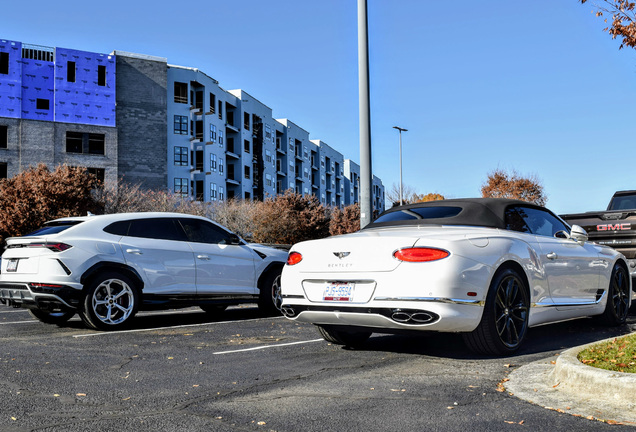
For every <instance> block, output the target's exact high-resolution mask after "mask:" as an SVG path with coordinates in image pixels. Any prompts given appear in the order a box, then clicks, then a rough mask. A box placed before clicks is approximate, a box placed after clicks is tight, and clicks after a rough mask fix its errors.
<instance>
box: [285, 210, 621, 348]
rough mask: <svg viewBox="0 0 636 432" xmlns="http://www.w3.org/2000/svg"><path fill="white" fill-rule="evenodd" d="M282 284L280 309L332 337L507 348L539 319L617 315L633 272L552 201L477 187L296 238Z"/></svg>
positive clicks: (615, 320) (613, 319)
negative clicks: (337, 231)
mask: <svg viewBox="0 0 636 432" xmlns="http://www.w3.org/2000/svg"><path fill="white" fill-rule="evenodd" d="M281 292H282V297H283V303H282V311H283V313H284V314H285V316H286V317H287V318H289V319H292V320H295V321H300V322H308V323H313V324H315V325H317V326H318V330H319V331H320V333H321V335H322V336H323V337H324V338H325V339H326V340H327V341H330V342H333V343H337V344H344V345H356V344H360V343H363V342H364V341H366V339H367V338H368V337H369V336H370V335H371V333H373V332H377V333H400V332H403V331H438V332H461V333H462V334H463V337H464V340H465V342H466V344H467V345H468V347H469V348H470V349H472V350H473V351H475V352H479V353H485V354H495V355H505V354H509V353H512V352H514V351H515V350H517V349H518V348H519V346H520V345H521V344H522V342H523V339H524V337H525V335H526V333H527V330H528V328H529V327H532V326H536V325H539V324H545V323H550V322H556V321H561V320H566V319H571V318H578V317H586V316H593V315H599V316H600V318H601V319H602V320H603V321H605V322H606V323H608V324H610V325H620V324H623V323H624V322H625V320H626V318H627V313H628V309H629V307H630V303H631V279H630V278H629V273H628V271H627V261H626V259H625V257H624V256H623V255H621V254H620V253H618V252H616V251H615V250H613V249H610V248H608V247H605V246H599V245H597V244H593V243H589V242H588V241H587V235H586V233H585V231H584V230H583V229H582V228H580V227H578V226H576V225H575V226H573V227H572V228H570V227H569V226H568V225H567V224H566V223H565V222H563V221H562V220H561V219H560V218H559V217H557V216H556V215H554V214H553V213H552V212H550V211H549V210H547V209H545V208H543V207H540V206H537V205H533V204H529V203H527V202H523V201H516V200H507V199H486V198H482V199H457V200H444V201H434V202H427V203H417V204H411V205H405V206H400V207H395V208H392V209H390V210H388V211H386V212H384V213H383V214H382V215H380V217H379V218H378V219H377V220H376V221H375V222H373V223H371V224H369V225H368V226H367V227H365V228H364V229H362V230H360V231H358V232H356V233H353V234H347V235H342V236H336V237H330V238H326V239H322V240H312V241H306V242H302V243H299V244H296V245H294V246H293V247H292V248H291V250H290V253H289V256H288V260H287V264H286V265H285V268H284V269H283V274H282V279H281Z"/></svg>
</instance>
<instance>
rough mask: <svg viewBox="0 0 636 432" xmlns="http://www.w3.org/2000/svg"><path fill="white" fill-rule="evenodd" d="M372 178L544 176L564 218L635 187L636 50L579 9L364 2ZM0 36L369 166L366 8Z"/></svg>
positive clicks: (82, 8) (21, 26)
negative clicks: (158, 66) (242, 113)
mask: <svg viewBox="0 0 636 432" xmlns="http://www.w3.org/2000/svg"><path fill="white" fill-rule="evenodd" d="M368 7H369V37H370V62H371V65H370V67H371V105H372V107H371V109H372V112H371V122H372V146H373V150H372V151H373V171H374V173H375V174H377V175H378V176H380V177H381V178H382V180H383V182H384V184H385V186H386V187H387V189H389V188H390V187H391V186H392V185H393V184H398V182H399V158H398V135H397V131H396V130H394V129H392V126H395V125H398V126H401V127H404V128H407V129H409V131H408V132H406V133H405V134H404V135H403V149H404V158H403V170H404V184H405V185H408V186H409V187H411V188H413V189H414V190H415V191H417V192H418V193H428V192H437V193H441V194H443V195H445V196H446V197H453V198H459V197H467V196H478V195H479V193H480V192H479V191H480V187H481V185H482V184H483V182H484V181H485V179H486V177H487V175H488V173H489V172H491V171H493V170H494V169H497V168H502V169H505V170H516V171H518V172H519V173H520V174H522V175H526V176H529V175H536V176H537V177H539V179H540V180H541V181H542V183H543V185H544V188H545V191H546V193H547V195H548V207H550V208H551V209H553V210H555V211H556V212H559V213H564V212H575V211H587V210H598V209H603V208H605V206H606V205H607V202H608V201H609V198H610V196H611V195H612V193H613V192H614V191H615V190H623V189H636V158H635V157H634V154H636V133H635V132H636V115H635V114H636V105H635V101H636V97H635V96H636V51H634V50H630V49H624V50H620V51H619V50H618V46H619V42H618V41H613V40H612V39H611V38H610V36H608V35H607V34H606V33H604V32H602V29H603V27H604V24H603V22H602V20H601V19H599V18H596V17H595V16H594V15H593V14H592V13H591V10H592V5H590V4H589V3H587V4H585V5H581V4H579V3H578V1H576V0H559V1H555V0H532V1H526V2H517V1H504V0H481V1H474V0H473V1H465V0H455V1H452V2H447V1H429V0H392V1H389V0H368ZM2 9H3V10H2V15H1V16H0V38H2V39H11V40H18V41H21V42H26V43H32V44H39V45H46V46H59V47H65V48H75V49H82V50H87V51H95V52H100V53H110V52H111V51H113V50H122V51H130V52H136V53H142V54H149V55H155V56H160V57H166V58H167V59H168V63H170V64H175V65H182V66H190V67H198V68H199V69H200V70H202V71H204V72H205V73H206V74H208V75H210V76H212V77H214V78H216V79H217V80H219V82H220V84H221V86H222V87H223V88H225V89H227V90H230V89H235V88H241V89H243V90H245V91H247V92H249V93H250V94H251V95H253V96H254V97H256V98H257V99H259V100H260V101H261V102H263V103H265V104H266V105H268V106H269V107H271V108H272V109H273V110H274V117H276V118H289V119H290V120H292V121H293V122H295V123H296V124H298V125H299V126H301V127H303V128H304V129H306V130H308V131H309V132H310V135H311V138H312V139H321V140H323V141H325V142H326V143H328V144H329V145H331V146H332V147H334V148H336V149H338V150H339V151H341V152H342V153H343V154H344V155H345V157H346V158H350V159H353V160H355V161H359V128H358V84H357V79H358V72H357V1H356V0H320V1H309V0H268V1H263V0H231V1H227V0H224V1H220V0H208V1H201V2H160V1H159V2H157V1H152V2H151V1H146V0H135V1H130V0H128V1H121V0H110V1H107V2H90V1H85V0H82V1H77V0H73V1H64V0H62V1H59V2H52V1H50V0H47V1H43V0H29V1H24V2H18V1H11V2H9V1H7V2H4V4H3V7H2Z"/></svg>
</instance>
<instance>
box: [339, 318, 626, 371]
mask: <svg viewBox="0 0 636 432" xmlns="http://www.w3.org/2000/svg"><path fill="white" fill-rule="evenodd" d="M633 332H636V308H635V307H632V309H631V310H630V315H629V316H628V319H627V323H626V324H625V325H622V326H619V327H608V326H606V325H604V324H603V323H601V322H600V321H599V320H598V319H596V318H581V319H576V320H571V321H565V322H561V323H556V324H548V325H543V326H539V327H533V328H530V329H529V330H528V333H527V335H526V339H525V341H524V343H523V345H522V346H521V348H520V349H519V350H518V351H517V352H515V353H514V354H512V355H511V356H507V357H519V356H525V355H532V354H540V353H546V355H548V356H549V355H552V354H554V352H561V351H564V350H566V349H569V348H573V347H576V346H579V345H585V344H588V343H592V342H596V341H601V340H603V339H608V338H612V337H620V336H622V335H626V334H629V333H633ZM343 349H350V350H358V351H387V352H394V353H400V354H418V355H426V356H433V357H447V358H452V359H487V358H493V356H486V355H480V354H475V353H473V352H471V351H470V350H469V349H468V347H467V346H466V345H465V344H464V341H463V340H462V337H461V335H460V334H457V333H422V334H421V335H420V334H415V335H410V334H409V335H382V334H374V335H373V337H371V338H370V339H369V340H368V341H366V342H365V343H364V344H363V345H361V346H359V347H356V348H349V347H344V348H343Z"/></svg>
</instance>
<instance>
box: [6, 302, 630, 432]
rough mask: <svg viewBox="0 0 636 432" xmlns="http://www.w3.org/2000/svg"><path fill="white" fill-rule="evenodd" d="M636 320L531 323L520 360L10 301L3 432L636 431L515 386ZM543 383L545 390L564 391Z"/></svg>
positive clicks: (230, 319) (252, 312) (451, 340)
mask: <svg viewBox="0 0 636 432" xmlns="http://www.w3.org/2000/svg"><path fill="white" fill-rule="evenodd" d="M634 315H635V314H634V311H633V310H632V315H631V316H630V322H629V324H628V326H626V327H625V328H619V329H615V328H611V329H608V328H606V327H601V326H597V325H596V324H595V323H594V322H593V321H591V320H577V321H572V322H567V323H560V324H555V325H550V326H543V327H538V328H535V329H531V331H530V332H529V334H528V340H527V344H526V345H524V347H523V348H522V350H521V351H520V352H519V353H518V354H517V355H515V356H511V357H508V358H484V357H479V356H474V355H472V354H470V353H469V352H467V350H466V348H465V346H463V344H462V342H461V337H458V336H457V335H448V334H431V335H426V336H423V337H411V336H383V335H374V336H373V337H372V338H371V339H370V340H369V341H368V343H367V344H366V345H365V346H364V347H362V348H360V349H356V350H351V349H346V348H343V347H340V346H335V345H331V344H328V343H326V342H325V341H324V340H322V339H321V338H320V337H319V336H318V334H317V332H316V331H315V329H314V328H313V326H311V325H305V324H298V323H294V322H291V321H289V320H286V319H284V318H282V317H268V316H262V315H260V314H259V312H258V310H257V309H256V308H255V307H254V306H253V305H252V306H250V305H246V306H245V307H241V308H230V309H228V311H227V312H226V313H224V314H222V315H219V316H210V315H207V314H204V313H202V312H201V311H200V310H199V309H197V308H191V309H186V310H180V311H163V312H154V313H145V312H144V313H141V314H140V315H139V316H138V317H137V319H136V320H135V323H134V326H133V328H131V329H130V330H127V331H122V332H97V331H92V330H87V329H86V328H85V327H84V326H83V324H82V323H81V321H80V320H79V319H78V318H77V317H75V318H73V319H72V320H71V321H70V322H69V323H68V325H66V326H64V327H57V326H52V325H45V324H42V323H39V322H37V321H35V320H33V319H32V318H30V317H29V315H28V313H27V312H26V311H24V310H14V309H10V308H6V307H5V308H1V307H0V329H1V330H0V431H11V432H14V431H15V432H18V431H20V432H21V431H36V430H47V431H64V432H67V431H84V430H88V429H90V430H95V431H102V430H103V431H110V430H136V431H146V430H153V431H156V430H193V431H198V430H205V431H247V430H249V431H253V430H254V431H279V432H282V431H297V430H303V431H314V430H315V431H321V432H322V431H339V432H341V431H358V430H361V429H364V430H366V431H385V430H390V429H400V430H433V431H435V430H440V431H448V430H465V429H466V428H470V430H471V431H491V430H497V431H499V430H518V429H520V428H525V429H528V430H545V431H553V430H577V431H588V430H589V431H598V430H601V431H603V430H614V431H615V430H617V429H622V428H625V429H628V428H629V429H631V426H630V423H629V422H628V421H627V420H622V419H620V418H618V417H608V416H606V412H602V411H599V410H598V409H597V410H596V411H594V412H592V413H591V414H589V415H586V416H583V414H578V413H577V412H575V411H574V410H575V409H576V408H577V407H578V406H577V405H575V404H573V403H571V404H570V405H563V406H561V405H558V404H556V403H553V404H550V405H548V404H544V403H540V402H537V400H532V402H533V403H528V402H527V400H529V399H526V398H523V394H522V391H521V390H517V389H516V388H515V389H514V390H513V388H512V387H510V385H514V383H516V382H519V381H521V382H525V381H526V380H527V379H528V377H531V378H532V379H536V378H537V377H536V375H532V374H527V373H526V372H527V371H528V370H530V369H532V368H534V367H535V366H534V365H536V364H538V363H540V362H547V363H548V364H550V367H551V368H552V369H555V366H554V365H552V364H551V360H555V359H556V360H557V361H558V360H559V359H560V358H561V357H562V356H563V354H561V353H562V352H563V351H566V350H568V349H571V348H575V347H578V346H580V345H584V344H585V343H589V342H592V341H596V340H601V339H605V338H608V337H614V336H618V335H622V334H625V333H628V332H630V331H633V330H635V328H634V326H635V325H636V316H634ZM539 384H540V383H539V382H538V381H535V383H534V387H532V388H531V389H530V390H529V391H530V392H532V393H533V394H534V395H535V396H536V394H537V393H539V394H542V393H556V392H553V391H551V390H550V389H554V387H553V385H549V384H546V385H545V386H544V387H537V386H538V385H539ZM502 385H505V386H506V391H502V390H503V389H502ZM561 385H562V384H560V385H558V386H557V388H558V387H560V386H561ZM535 390H536V391H535ZM510 393H513V395H511V394H510ZM520 396H521V398H519V397H520ZM535 399H536V398H535ZM633 399H634V398H632V400H633ZM561 401H563V402H564V403H567V400H564V399H561ZM545 407H552V408H553V409H545ZM597 408H598V405H597ZM625 409H628V407H627V406H625ZM571 414H575V415H571ZM576 415H580V417H577V416H576ZM589 416H592V417H591V418H592V420H589V419H587V418H586V417H589ZM599 420H600V421H599ZM608 421H609V422H610V423H613V422H616V423H619V424H622V426H621V425H619V426H611V425H610V424H608Z"/></svg>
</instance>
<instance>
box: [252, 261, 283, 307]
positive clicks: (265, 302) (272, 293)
mask: <svg viewBox="0 0 636 432" xmlns="http://www.w3.org/2000/svg"><path fill="white" fill-rule="evenodd" d="M280 274H281V269H276V270H272V271H270V272H269V273H268V274H267V276H265V279H264V280H263V286H262V287H261V289H260V292H259V298H258V308H259V309H260V310H261V311H262V312H263V313H266V314H268V315H281V313H282V312H281V309H280V308H281V305H282V304H283V297H282V294H281V290H280Z"/></svg>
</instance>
